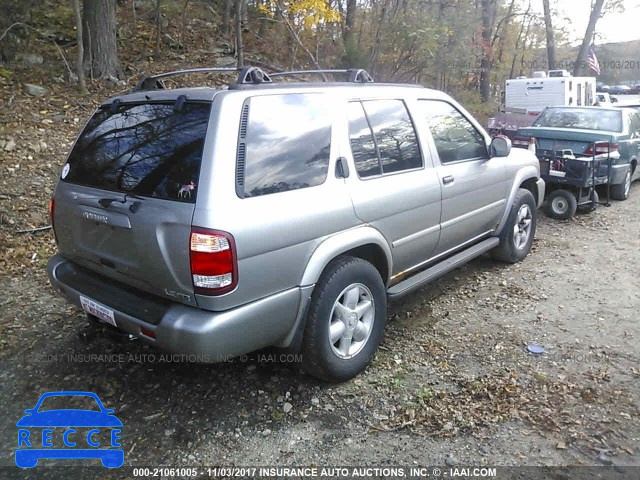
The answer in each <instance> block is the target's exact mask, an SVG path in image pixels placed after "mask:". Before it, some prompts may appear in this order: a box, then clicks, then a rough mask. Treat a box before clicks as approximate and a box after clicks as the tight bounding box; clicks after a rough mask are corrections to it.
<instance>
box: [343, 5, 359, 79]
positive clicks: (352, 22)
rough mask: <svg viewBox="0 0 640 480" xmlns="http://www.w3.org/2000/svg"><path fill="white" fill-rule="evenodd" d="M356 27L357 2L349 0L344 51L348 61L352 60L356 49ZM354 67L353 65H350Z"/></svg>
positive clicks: (345, 20)
mask: <svg viewBox="0 0 640 480" xmlns="http://www.w3.org/2000/svg"><path fill="white" fill-rule="evenodd" d="M355 26H356V0H347V12H346V15H345V19H344V34H343V38H342V40H343V41H344V49H345V52H346V56H347V59H348V60H352V53H353V51H354V49H355V48H356V44H355V41H354V34H355V31H354V30H355ZM349 66H353V65H349Z"/></svg>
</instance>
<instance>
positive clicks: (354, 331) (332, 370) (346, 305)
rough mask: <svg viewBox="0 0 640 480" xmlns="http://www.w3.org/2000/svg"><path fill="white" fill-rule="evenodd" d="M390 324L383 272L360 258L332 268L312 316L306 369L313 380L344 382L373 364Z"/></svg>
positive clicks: (309, 317)
mask: <svg viewBox="0 0 640 480" xmlns="http://www.w3.org/2000/svg"><path fill="white" fill-rule="evenodd" d="M386 319H387V297H386V291H385V287H384V283H383V281H382V278H381V277H380V273H379V272H378V270H377V269H376V268H375V267H374V266H373V265H371V264H370V263H369V262H366V261H365V260H362V259H360V258H354V257H342V258H339V259H337V260H336V261H334V262H332V263H330V264H329V266H328V267H327V268H326V270H325V271H324V272H323V274H322V276H321V277H320V280H319V281H318V283H317V285H316V287H315V289H314V291H313V295H312V297H311V303H310V305H309V312H308V314H307V323H306V326H305V330H304V337H303V344H302V348H303V349H302V365H303V368H304V370H305V371H306V372H307V373H308V374H309V375H312V376H314V377H317V378H319V379H321V380H325V381H329V382H343V381H345V380H349V379H350V378H353V377H355V376H356V375H358V374H359V373H360V372H362V371H363V370H364V369H365V368H366V367H367V365H369V363H371V361H372V360H373V357H374V355H375V352H376V350H377V349H378V345H379V344H380V340H381V339H382V334H383V331H384V326H385V323H386Z"/></svg>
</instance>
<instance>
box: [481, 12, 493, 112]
mask: <svg viewBox="0 0 640 480" xmlns="http://www.w3.org/2000/svg"><path fill="white" fill-rule="evenodd" d="M481 3H482V58H481V60H480V95H481V97H482V101H483V102H487V101H489V98H490V97H491V64H492V59H491V56H492V51H491V50H492V48H491V31H492V30H493V19H494V18H495V13H494V10H495V9H496V1H495V0H482V2H481Z"/></svg>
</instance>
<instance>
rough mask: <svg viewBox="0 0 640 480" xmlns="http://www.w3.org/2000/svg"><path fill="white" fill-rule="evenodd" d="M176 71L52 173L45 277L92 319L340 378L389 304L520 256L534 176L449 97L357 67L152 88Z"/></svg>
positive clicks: (525, 246) (531, 216)
mask: <svg viewBox="0 0 640 480" xmlns="http://www.w3.org/2000/svg"><path fill="white" fill-rule="evenodd" d="M218 70H220V69H218ZM198 71H201V70H198ZM207 71H216V69H208V70H207ZM222 71H224V72H226V73H228V69H222ZM189 72H192V70H187V71H183V72H172V73H169V74H165V75H160V76H155V77H150V78H147V79H143V80H142V81H141V82H140V84H139V86H138V87H137V89H136V90H135V91H133V92H131V93H129V94H126V95H119V96H117V97H115V98H112V99H110V100H107V101H106V102H105V103H103V104H102V105H101V106H100V107H99V108H98V109H97V111H96V112H95V113H94V115H93V116H92V117H91V119H90V120H89V122H88V124H87V125H86V127H85V128H84V130H83V131H82V133H81V134H80V136H79V138H78V140H77V141H76V143H75V146H74V147H73V149H72V151H71V154H70V155H69V158H68V161H67V163H66V164H65V166H64V168H63V169H62V174H61V177H60V180H59V182H58V185H57V187H56V190H55V194H54V197H53V199H52V204H51V215H52V221H53V222H54V223H53V225H54V232H55V236H56V238H57V244H58V250H59V253H58V254H56V255H55V256H54V257H53V258H51V260H50V262H49V265H48V271H49V276H50V280H51V283H52V285H53V286H54V287H55V290H56V291H57V292H60V293H61V294H62V295H63V296H64V297H65V298H66V299H67V300H68V301H70V302H72V303H74V304H75V305H77V306H78V307H81V308H84V309H85V310H86V311H87V312H89V313H90V314H91V315H94V316H96V317H98V318H100V319H102V320H103V321H104V322H106V323H108V324H111V325H112V326H115V327H117V328H118V329H120V330H122V331H125V332H129V333H131V334H133V335H135V336H137V337H139V338H140V339H142V340H144V341H145V342H148V343H150V344H152V345H155V346H157V347H159V348H162V349H166V350H169V351H172V352H178V353H185V354H192V355H194V356H197V359H198V360H199V361H225V360H227V359H230V358H232V357H234V356H237V355H241V354H244V353H247V352H251V351H254V350H257V349H260V348H263V347H267V346H276V347H287V348H289V349H291V350H293V351H301V352H302V359H303V367H304V368H305V370H306V371H307V372H308V373H309V374H311V375H315V376H317V377H319V378H322V379H325V380H329V381H342V380H346V379H348V378H351V377H353V376H355V375H356V374H358V373H359V372H361V371H362V370H363V369H364V368H365V367H366V366H367V364H368V363H369V362H370V361H371V360H372V358H373V355H374V352H375V351H376V349H377V347H378V344H379V342H380V340H381V338H382V333H383V328H384V325H385V323H386V317H387V307H386V305H387V299H388V298H397V297H400V296H402V295H405V294H408V293H410V292H412V291H415V290H416V289H418V288H419V287H421V286H423V285H425V284H426V283H427V282H429V281H432V280H433V279H435V278H437V277H439V276H440V275H442V274H444V273H446V272H448V271H450V270H452V269H454V268H456V267H457V266H459V265H461V264H463V263H465V262H467V261H469V260H471V259H472V258H474V257H477V256H478V255H481V254H483V253H485V252H491V254H492V256H493V257H494V258H496V259H498V260H501V261H504V262H518V261H520V260H522V259H524V258H525V257H526V256H527V254H528V252H529V250H530V248H531V244H532V241H533V237H534V234H535V230H536V219H537V208H538V206H539V204H540V202H541V200H542V198H543V197H544V182H543V181H542V180H541V179H540V171H539V164H538V161H537V159H536V157H535V156H534V155H533V154H532V153H530V152H527V151H522V150H515V149H514V150H511V142H510V141H509V140H508V139H506V138H501V137H500V138H496V139H493V140H492V139H491V138H490V137H489V135H488V134H487V133H486V132H485V131H484V130H483V128H482V127H481V126H480V124H479V123H478V122H477V121H476V120H475V119H474V118H473V117H472V116H471V115H470V114H469V113H468V112H467V111H466V110H465V109H464V108H463V107H461V106H460V105H459V104H458V103H456V102H455V101H454V100H453V99H451V98H450V97H449V96H447V95H446V94H444V93H442V92H439V91H435V90H429V89H425V88H420V87H417V86H406V85H405V86H402V85H389V84H376V83H373V82H370V81H369V80H370V77H369V76H368V75H367V74H366V72H364V71H356V70H348V71H340V72H339V73H340V74H342V73H344V74H346V75H349V81H347V82H328V83H322V82H320V83H318V82H292V83H287V82H282V81H280V79H282V78H284V77H285V76H287V75H289V76H296V75H298V74H297V73H295V72H294V73H291V72H290V73H281V74H273V75H271V76H270V75H267V74H266V73H265V72H262V71H261V70H259V69H256V68H251V69H246V70H243V71H241V72H240V76H239V78H238V80H237V83H235V84H233V85H231V86H230V88H228V89H227V88H225V89H213V88H208V87H200V88H179V89H174V90H167V89H164V88H162V87H163V84H162V79H163V78H164V77H166V76H169V75H177V74H179V73H189ZM194 358H196V357H194Z"/></svg>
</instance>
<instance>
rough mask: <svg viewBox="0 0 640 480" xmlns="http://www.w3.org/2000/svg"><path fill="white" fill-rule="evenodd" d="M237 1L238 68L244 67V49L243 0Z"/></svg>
mask: <svg viewBox="0 0 640 480" xmlns="http://www.w3.org/2000/svg"><path fill="white" fill-rule="evenodd" d="M235 1H236V56H237V59H238V68H241V67H244V49H243V47H242V0H235Z"/></svg>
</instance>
